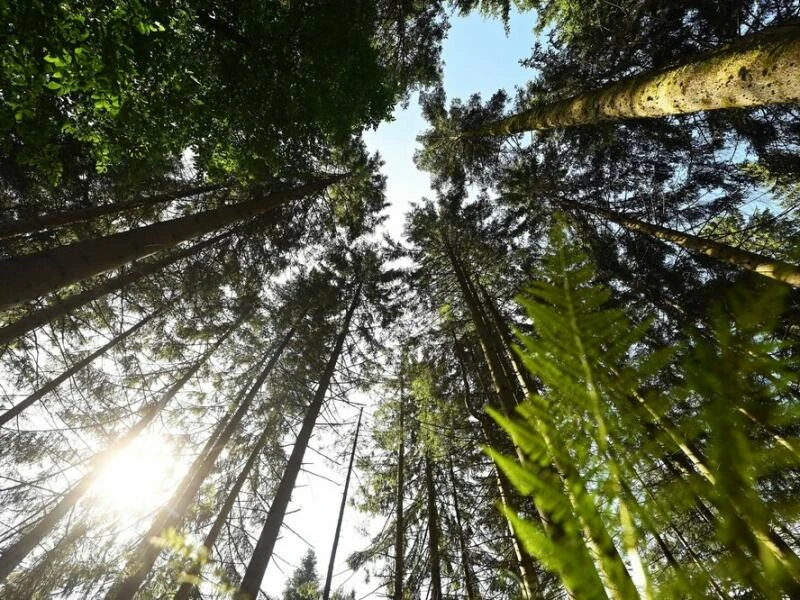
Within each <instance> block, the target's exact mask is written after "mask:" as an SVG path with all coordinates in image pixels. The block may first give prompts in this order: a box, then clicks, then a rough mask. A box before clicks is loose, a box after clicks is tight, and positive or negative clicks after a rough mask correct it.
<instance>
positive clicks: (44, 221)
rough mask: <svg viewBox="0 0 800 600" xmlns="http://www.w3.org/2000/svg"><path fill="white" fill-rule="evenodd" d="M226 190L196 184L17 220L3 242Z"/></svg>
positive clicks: (2, 232)
mask: <svg viewBox="0 0 800 600" xmlns="http://www.w3.org/2000/svg"><path fill="white" fill-rule="evenodd" d="M227 187H229V185H228V184H225V183H218V184H208V185H196V186H190V187H186V188H183V189H181V190H175V191H174V192H167V193H164V194H154V195H152V196H143V197H139V198H133V199H132V200H126V201H124V202H117V203H112V204H104V205H102V206H92V207H89V208H80V209H77V210H72V211H69V212H63V213H53V214H49V215H40V216H38V217H31V218H29V219H25V220H24V221H15V222H13V223H9V224H8V225H4V226H0V240H4V239H7V238H10V237H13V236H16V235H23V234H25V233H34V232H36V231H42V230H43V229H54V228H56V227H63V226H65V225H72V224H74V223H83V222H85V221H91V220H92V219H96V218H98V217H102V216H105V215H113V214H118V213H121V212H125V211H129V210H133V209H135V208H144V207H146V206H156V205H158V204H165V203H167V202H172V201H173V200H180V199H181V198H189V197H191V196H198V195H200V194H206V193H208V192H214V191H217V190H221V189H223V188H227Z"/></svg>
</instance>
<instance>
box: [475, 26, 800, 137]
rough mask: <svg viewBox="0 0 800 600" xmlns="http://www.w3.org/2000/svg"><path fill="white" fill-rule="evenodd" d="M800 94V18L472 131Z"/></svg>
mask: <svg viewBox="0 0 800 600" xmlns="http://www.w3.org/2000/svg"><path fill="white" fill-rule="evenodd" d="M798 101H800V25H798V24H787V25H781V26H778V27H772V28H769V29H766V30H764V31H762V32H760V33H757V34H754V35H750V36H747V37H744V38H742V39H740V40H738V41H736V42H734V43H732V44H730V45H728V46H726V47H723V48H720V49H718V50H716V51H714V52H711V53H708V54H704V55H701V56H698V57H695V58H694V59H692V60H688V61H687V62H685V63H683V64H682V65H679V66H675V67H669V68H666V69H663V70H658V71H655V72H647V73H642V74H640V75H636V76H634V77H630V78H627V79H623V80H621V81H618V82H616V83H612V84H609V85H607V86H605V87H602V88H600V89H597V90H593V91H587V92H584V93H581V94H578V95H577V96H573V97H571V98H567V99H564V100H559V101H557V102H553V103H551V104H547V105H545V106H541V107H538V108H530V109H528V110H524V111H522V112H519V113H516V114H514V115H510V116H508V117H505V118H503V119H500V120H498V121H495V122H493V123H489V124H488V125H485V126H483V127H480V128H479V129H477V130H475V131H467V132H464V134H463V135H464V136H465V137H477V136H493V135H510V134H514V133H520V132H523V131H541V130H546V129H553V128H557V127H570V126H575V125H593V124H596V123H599V122H602V121H617V120H621V119H641V118H654V117H664V116H667V115H678V114H687V113H693V112H699V111H707V110H716V109H721V108H749V107H755V106H764V105H769V104H787V103H794V102H798Z"/></svg>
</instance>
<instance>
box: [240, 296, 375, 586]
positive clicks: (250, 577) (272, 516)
mask: <svg viewBox="0 0 800 600" xmlns="http://www.w3.org/2000/svg"><path fill="white" fill-rule="evenodd" d="M361 287H362V284H361V283H359V284H358V286H357V287H356V290H355V293H354V294H353V299H352V301H351V303H350V306H349V307H348V308H347V313H346V314H345V318H344V322H343V324H342V329H341V331H340V332H339V335H338V337H337V338H336V343H335V344H334V346H333V350H332V351H331V355H330V358H329V359H328V362H327V364H326V365H325V370H324V371H323V372H322V376H321V377H320V380H319V384H318V385H317V391H316V392H315V394H314V398H313V399H312V400H311V404H309V406H308V409H307V410H306V415H305V418H304V419H303V425H302V427H301V428H300V433H298V434H297V440H296V441H295V444H294V447H293V448H292V454H291V455H290V456H289V462H288V463H287V465H286V469H285V470H284V472H283V477H281V481H280V484H279V485H278V491H277V492H276V494H275V498H274V499H273V501H272V504H271V505H270V507H269V512H268V513H267V519H266V521H265V522H264V527H263V528H262V529H261V535H260V536H259V538H258V543H257V544H256V547H255V548H254V549H253V554H252V556H251V557H250V563H249V564H248V565H247V570H246V571H245V574H244V577H243V578H242V582H241V585H240V588H239V591H240V593H241V595H242V596H243V597H244V598H250V599H253V600H254V599H255V598H257V597H258V592H259V589H260V587H261V581H262V580H263V579H264V573H265V572H266V570H267V565H268V564H269V561H270V559H271V558H272V550H273V548H274V547H275V542H276V541H277V539H278V535H279V533H280V529H281V525H282V524H283V519H284V516H285V515H286V508H287V507H288V506H289V500H290V499H291V497H292V491H293V490H294V484H295V481H296V480H297V475H298V473H299V472H300V467H301V466H302V464H303V456H304V455H305V451H306V448H307V447H308V442H309V440H310V439H311V434H312V433H313V431H314V425H315V424H316V422H317V417H318V416H319V412H320V410H321V409H322V402H323V401H324V400H325V394H326V393H327V391H328V386H329V385H330V383H331V379H332V378H333V373H334V371H335V370H336V363H337V362H338V360H339V355H340V354H341V353H342V348H343V347H344V342H345V339H346V338H347V334H348V332H349V331H350V322H351V320H352V318H353V313H354V312H355V311H356V308H357V307H358V304H359V302H360V300H361Z"/></svg>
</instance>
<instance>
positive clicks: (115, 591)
mask: <svg viewBox="0 0 800 600" xmlns="http://www.w3.org/2000/svg"><path fill="white" fill-rule="evenodd" d="M293 336H294V328H292V329H290V330H289V331H288V332H287V333H286V335H285V336H284V337H283V339H282V340H281V342H280V344H279V345H278V347H277V348H276V349H275V350H274V351H273V352H272V353H271V356H270V357H269V360H267V359H266V357H265V358H264V360H262V362H261V364H264V362H265V361H266V363H267V364H266V366H265V367H264V368H263V370H262V371H261V373H260V374H259V375H258V377H257V378H256V380H255V382H254V383H253V384H252V385H251V386H250V388H249V391H248V392H247V393H246V394H245V395H244V397H242V396H241V395H240V400H239V402H238V403H237V404H238V407H237V408H236V411H235V412H234V413H233V415H232V416H231V417H230V419H229V420H227V421H226V420H225V419H223V420H222V421H221V422H220V424H219V425H218V426H217V429H216V430H215V432H214V433H213V434H212V436H211V437H210V438H209V440H208V441H207V442H206V445H205V447H204V448H203V450H202V452H201V453H200V454H199V455H198V457H197V458H196V459H195V461H194V463H192V467H191V468H190V469H189V472H188V473H187V474H186V476H185V477H184V478H183V480H182V481H181V483H180V485H179V486H178V488H177V489H176V491H175V494H174V495H173V497H172V498H171V499H170V501H169V502H168V503H167V504H166V505H165V506H164V507H163V508H162V509H161V510H160V511H159V513H158V515H157V516H156V518H155V519H154V520H153V523H152V525H151V526H150V529H149V530H148V532H147V534H145V536H144V538H142V540H141V542H139V545H138V546H137V548H136V550H135V551H134V553H133V555H132V557H131V558H130V559H129V560H128V563H127V565H126V567H125V571H124V572H125V573H128V575H127V576H126V577H125V578H124V579H122V581H120V582H119V583H118V584H117V585H115V586H114V587H113V588H112V589H111V590H110V591H109V592H108V594H107V595H106V600H131V599H132V598H133V597H134V595H135V594H136V593H137V592H138V590H139V588H140V587H141V585H142V583H143V582H144V580H145V578H146V577H147V574H148V573H149V572H150V569H152V568H153V565H154V564H155V562H156V559H157V558H158V555H159V554H160V553H161V548H158V547H157V546H155V545H154V544H153V543H152V542H151V539H152V538H154V537H158V536H160V535H162V534H163V533H164V532H165V531H166V530H167V529H169V528H171V527H179V526H180V524H181V521H182V520H183V518H184V515H185V514H186V511H187V509H188V508H189V506H190V505H191V503H192V500H193V499H194V497H195V495H196V494H197V491H198V490H199V489H200V486H201V485H202V484H203V481H205V479H206V477H208V474H209V473H210V472H211V470H212V469H213V468H214V464H215V463H216V460H217V458H218V457H219V455H220V453H221V452H222V450H223V449H224V448H225V446H226V444H227V443H228V442H229V441H230V439H231V437H232V436H233V434H234V433H235V432H236V430H237V429H238V427H239V424H240V423H241V421H242V419H243V418H244V415H245V414H246V413H247V411H248V410H249V409H250V406H251V405H252V404H253V400H255V397H256V395H257V394H258V391H259V390H260V389H261V386H262V385H263V384H264V382H265V381H266V380H267V377H269V375H270V373H271V372H272V369H273V368H274V367H275V365H276V364H277V362H278V360H279V359H280V357H281V354H282V353H283V350H284V349H285V348H286V346H287V344H288V343H289V341H290V340H291V339H292V337H293Z"/></svg>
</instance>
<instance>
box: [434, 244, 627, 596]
mask: <svg viewBox="0 0 800 600" xmlns="http://www.w3.org/2000/svg"><path fill="white" fill-rule="evenodd" d="M442 238H443V242H444V245H445V247H446V250H447V252H448V254H449V257H450V260H451V262H452V265H453V269H454V271H455V273H456V277H457V279H458V280H459V286H460V287H461V291H462V295H463V296H464V298H465V300H466V302H467V304H468V306H469V308H470V313H471V315H472V317H473V320H474V322H475V327H476V330H477V331H478V336H479V338H480V337H482V336H485V337H486V338H487V339H486V340H482V341H481V346H482V348H483V350H484V353H485V354H486V361H487V363H489V364H490V365H491V364H492V363H494V364H495V365H497V366H496V367H494V368H492V367H491V366H490V371H491V375H492V380H493V383H494V385H495V389H496V390H497V391H498V395H500V394H503V393H505V394H513V390H514V386H513V384H512V383H511V381H510V379H511V378H512V376H510V375H509V373H510V372H512V371H513V368H512V367H511V366H510V365H509V364H508V361H507V360H506V358H507V356H508V351H506V350H503V349H498V347H497V344H498V340H501V342H500V343H502V339H501V336H499V335H498V333H497V331H492V329H493V328H492V326H491V322H490V320H489V318H488V317H487V316H486V314H485V312H484V311H483V309H482V308H481V306H480V302H479V300H478V298H477V297H476V295H475V292H474V288H473V286H472V285H471V283H470V280H469V276H468V274H467V272H466V271H465V269H464V267H463V265H462V264H461V261H460V260H459V258H458V256H457V255H456V254H455V251H454V250H453V248H452V246H450V244H449V243H448V240H447V237H446V236H445V235H444V234H443V235H442ZM487 349H488V352H487ZM517 377H518V378H519V382H520V384H522V385H523V386H525V384H526V381H525V379H524V378H523V377H521V375H520V374H517ZM503 379H505V380H506V381H502V380H503ZM503 390H506V391H505V392H503ZM509 390H510V391H509ZM529 391H531V390H529ZM506 402H508V400H506ZM501 408H502V409H503V412H505V413H506V414H507V415H508V416H511V415H512V413H513V406H505V407H502V405H501ZM539 433H540V435H541V436H542V439H543V441H544V443H545V445H546V447H548V448H549V451H550V453H551V456H553V458H554V460H553V464H552V465H550V466H542V465H539V464H538V463H534V462H532V461H529V460H528V459H527V457H526V456H525V455H524V454H523V453H522V452H521V451H520V449H519V448H518V447H516V445H515V450H516V452H517V456H518V458H519V461H520V463H522V464H525V465H526V466H527V467H529V468H532V469H533V468H536V469H537V470H538V473H539V477H540V478H541V479H546V478H548V477H551V476H552V477H555V478H556V480H558V481H559V482H560V484H561V487H562V491H563V492H564V494H565V496H566V499H568V500H569V503H570V506H571V507H572V511H573V514H574V516H575V518H576V519H577V522H578V523H579V524H580V525H581V528H582V529H583V532H584V535H585V537H586V543H587V545H588V546H589V548H590V550H591V552H590V554H591V555H592V558H593V559H594V561H595V566H596V568H597V569H598V572H599V573H603V574H604V576H605V578H606V584H607V585H606V591H607V592H608V593H610V594H611V596H612V597H613V598H619V599H625V598H635V597H637V591H636V586H635V585H634V583H633V580H632V579H631V577H630V573H628V571H627V569H626V567H625V564H624V562H623V561H622V557H621V556H620V555H619V552H618V551H617V548H616V546H615V545H614V540H613V539H612V537H611V535H610V534H609V532H608V530H607V529H606V527H605V526H604V525H603V523H602V521H601V520H600V519H593V522H594V523H595V524H596V525H597V526H594V525H592V521H590V520H589V519H587V518H586V515H587V512H586V511H587V506H588V504H587V503H586V502H585V501H584V500H585V498H586V497H588V492H587V491H586V489H585V484H584V482H583V479H582V478H581V477H580V474H579V473H578V472H577V470H576V469H575V467H574V465H573V464H572V463H571V462H569V461H559V460H558V459H557V457H558V448H555V447H554V443H553V440H552V439H550V438H549V437H548V436H547V435H545V433H544V431H543V430H542V429H541V427H540V431H539ZM576 492H579V494H578V493H576ZM533 500H534V504H535V505H536V509H537V512H538V514H539V518H540V520H541V522H542V525H543V526H544V528H545V530H546V531H547V533H548V535H549V536H550V537H551V539H553V540H554V541H555V542H556V543H558V540H559V539H560V538H561V537H562V536H563V535H564V532H563V527H562V525H561V524H560V522H559V521H558V520H557V519H554V518H553V517H552V515H551V514H550V512H549V511H545V510H543V509H542V508H541V505H540V504H539V503H537V502H536V498H534V499H533ZM598 581H599V580H598Z"/></svg>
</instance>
